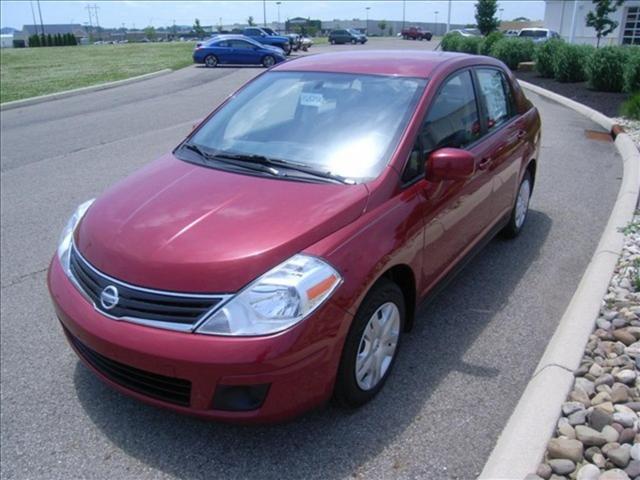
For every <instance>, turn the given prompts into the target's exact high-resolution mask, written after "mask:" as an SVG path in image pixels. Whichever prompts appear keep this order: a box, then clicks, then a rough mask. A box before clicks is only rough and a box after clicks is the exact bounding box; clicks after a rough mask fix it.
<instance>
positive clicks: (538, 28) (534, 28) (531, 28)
mask: <svg viewBox="0 0 640 480" xmlns="http://www.w3.org/2000/svg"><path fill="white" fill-rule="evenodd" d="M522 30H544V31H545V32H547V31H549V29H548V28H542V27H525V28H522V29H521V30H520V31H522Z"/></svg>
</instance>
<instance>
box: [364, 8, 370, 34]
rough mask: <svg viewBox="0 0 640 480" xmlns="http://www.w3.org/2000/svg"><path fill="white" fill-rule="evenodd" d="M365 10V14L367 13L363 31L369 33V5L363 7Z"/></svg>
mask: <svg viewBox="0 0 640 480" xmlns="http://www.w3.org/2000/svg"><path fill="white" fill-rule="evenodd" d="M365 10H366V11H367V13H366V15H367V23H366V25H365V27H364V33H365V34H367V35H369V10H371V7H365Z"/></svg>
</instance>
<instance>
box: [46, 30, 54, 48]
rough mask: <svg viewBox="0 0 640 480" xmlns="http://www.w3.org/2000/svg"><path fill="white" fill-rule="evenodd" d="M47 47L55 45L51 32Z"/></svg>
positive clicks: (48, 36) (48, 34)
mask: <svg viewBox="0 0 640 480" xmlns="http://www.w3.org/2000/svg"><path fill="white" fill-rule="evenodd" d="M47 47H53V37H52V36H51V34H50V33H47Z"/></svg>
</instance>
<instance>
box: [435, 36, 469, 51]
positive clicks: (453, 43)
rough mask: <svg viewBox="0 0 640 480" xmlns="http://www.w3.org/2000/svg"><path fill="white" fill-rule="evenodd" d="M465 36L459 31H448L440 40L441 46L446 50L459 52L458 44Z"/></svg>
mask: <svg viewBox="0 0 640 480" xmlns="http://www.w3.org/2000/svg"><path fill="white" fill-rule="evenodd" d="M463 38H464V37H463V36H462V35H460V34H459V33H458V32H451V33H447V34H446V35H445V36H444V37H442V40H441V41H440V48H441V49H442V51H444V52H457V51H458V44H459V43H460V41H461V40H462V39H463Z"/></svg>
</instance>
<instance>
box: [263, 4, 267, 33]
mask: <svg viewBox="0 0 640 480" xmlns="http://www.w3.org/2000/svg"><path fill="white" fill-rule="evenodd" d="M262 25H263V26H265V27H266V26H267V0H262Z"/></svg>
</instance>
